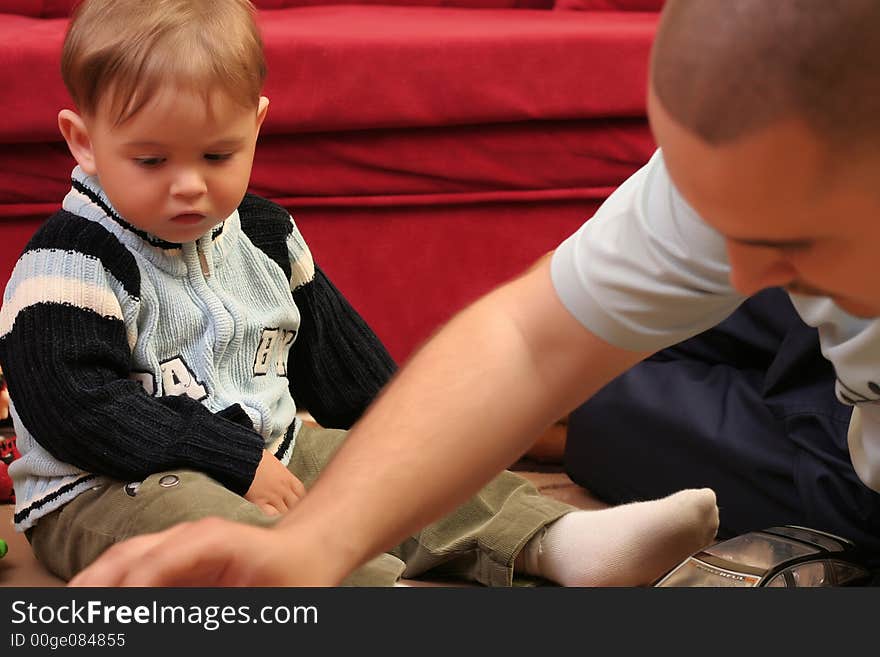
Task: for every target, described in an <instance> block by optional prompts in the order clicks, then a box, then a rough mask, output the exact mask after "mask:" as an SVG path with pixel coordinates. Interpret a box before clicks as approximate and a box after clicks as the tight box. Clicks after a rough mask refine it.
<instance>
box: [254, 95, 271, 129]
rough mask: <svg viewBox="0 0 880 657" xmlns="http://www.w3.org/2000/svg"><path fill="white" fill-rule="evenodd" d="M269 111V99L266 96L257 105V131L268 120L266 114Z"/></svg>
mask: <svg viewBox="0 0 880 657" xmlns="http://www.w3.org/2000/svg"><path fill="white" fill-rule="evenodd" d="M268 111H269V99H268V98H266V97H265V96H260V102H259V104H258V105H257V130H259V129H260V126H262V125H263V121H265V120H266V113H267V112H268Z"/></svg>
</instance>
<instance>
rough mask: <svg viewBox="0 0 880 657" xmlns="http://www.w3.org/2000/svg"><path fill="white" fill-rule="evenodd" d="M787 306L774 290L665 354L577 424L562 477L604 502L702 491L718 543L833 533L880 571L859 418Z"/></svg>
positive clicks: (879, 500)
mask: <svg viewBox="0 0 880 657" xmlns="http://www.w3.org/2000/svg"><path fill="white" fill-rule="evenodd" d="M834 378H835V377H834V370H833V368H832V366H831V364H830V363H829V362H828V361H827V360H825V359H824V358H823V356H822V354H821V352H820V351H819V342H818V336H817V333H816V330H815V329H813V328H811V327H809V326H807V325H806V324H804V323H803V321H802V320H801V319H800V317H799V316H798V315H797V313H796V312H795V310H794V307H793V306H792V304H791V301H790V300H789V298H788V295H787V294H786V293H785V292H784V291H782V290H780V289H770V290H765V291H764V292H762V293H760V294H758V295H756V296H755V297H753V298H751V299H749V300H748V301H746V302H745V303H744V304H743V305H742V306H740V308H738V309H737V310H736V312H734V314H733V315H731V316H730V317H729V318H728V319H727V320H725V321H724V322H722V323H721V324H719V325H718V326H717V327H715V328H713V329H710V330H709V331H706V332H705V333H702V334H700V335H698V336H696V337H694V338H691V339H690V340H687V341H685V342H682V343H680V344H678V345H675V346H673V347H670V348H669V349H665V350H663V351H660V352H658V353H657V354H655V355H654V356H652V357H651V358H649V359H647V360H646V361H644V362H642V363H640V364H639V365H637V366H635V367H634V368H632V369H631V370H629V371H628V372H626V373H624V374H623V375H622V376H620V377H618V378H617V379H615V380H613V381H612V382H611V383H610V384H608V385H607V386H606V387H605V388H603V389H602V390H600V391H599V393H598V394H596V395H595V396H594V397H593V398H591V399H590V400H589V401H587V402H586V403H584V404H583V405H582V406H580V407H579V408H578V409H577V410H576V411H574V412H573V413H572V414H571V416H570V418H569V425H568V437H567V441H566V451H565V469H566V472H567V473H568V475H569V476H570V477H571V478H572V479H573V480H574V481H575V482H577V483H579V484H581V485H582V486H585V487H586V488H589V489H590V490H591V491H592V492H593V493H595V494H596V495H597V496H598V497H600V498H601V499H603V500H604V501H606V502H608V503H612V504H621V503H625V502H631V501H635V500H644V499H653V498H657V497H661V496H665V495H668V494H670V493H673V492H675V491H677V490H680V489H682V488H695V487H702V486H708V487H710V488H713V489H714V490H715V492H716V494H717V495H718V506H719V509H720V515H721V527H720V529H719V537H720V538H724V537H726V536H731V535H735V534H740V533H743V532H746V531H750V530H753V529H761V528H764V527H770V526H773V525H779V524H795V525H804V526H807V527H813V528H816V529H821V530H825V531H830V532H832V533H834V534H837V535H839V536H843V537H845V538H848V539H850V540H852V541H854V542H855V543H857V544H858V545H860V546H861V547H862V548H863V549H865V550H867V551H868V552H870V553H872V554H873V555H874V557H872V561H875V560H876V562H877V563H878V565H880V494H878V493H876V492H874V491H873V490H871V489H869V488H868V487H866V486H865V485H864V484H863V483H862V482H861V481H860V480H859V478H858V477H857V475H856V473H855V471H854V470H853V467H852V464H851V462H850V459H849V453H848V451H847V447H846V434H847V428H848V425H849V418H850V414H851V408H850V407H848V406H846V405H844V404H841V403H840V402H839V401H837V398H836V397H835V395H834Z"/></svg>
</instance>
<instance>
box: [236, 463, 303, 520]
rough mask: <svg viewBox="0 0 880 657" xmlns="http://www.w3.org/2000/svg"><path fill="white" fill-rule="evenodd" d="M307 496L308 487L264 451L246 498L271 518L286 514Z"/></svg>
mask: <svg viewBox="0 0 880 657" xmlns="http://www.w3.org/2000/svg"><path fill="white" fill-rule="evenodd" d="M305 494H306V487H305V486H303V483H302V482H301V481H300V480H299V479H297V478H296V477H295V476H294V475H293V474H292V473H291V472H290V470H288V469H287V468H286V467H284V465H282V464H281V461H279V460H278V459H276V458H275V457H274V456H272V454H270V453H269V452H267V451H265V450H264V451H263V458H262V459H260V464H259V465H258V466H257V473H256V474H255V475H254V480H253V482H251V487H250V488H248V490H247V493H245V494H244V498H245V499H246V500H247V501H249V502H253V503H254V504H256V505H257V506H258V507H260V508H261V509H262V510H263V511H265V512H266V513H267V514H269V515H270V516H274V515H278V514H281V513H286V512H287V511H289V510H290V509H292V508H293V505H294V504H296V503H297V502H298V501H299V500H300V499H302V498H303V496H305Z"/></svg>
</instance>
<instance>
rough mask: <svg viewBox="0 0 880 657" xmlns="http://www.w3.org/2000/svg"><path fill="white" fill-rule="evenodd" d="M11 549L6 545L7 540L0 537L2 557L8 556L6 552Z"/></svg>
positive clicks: (0, 556)
mask: <svg viewBox="0 0 880 657" xmlns="http://www.w3.org/2000/svg"><path fill="white" fill-rule="evenodd" d="M8 551H9V548H8V547H7V546H6V541H4V540H3V539H2V538H0V559H2V558H3V557H5V556H6V553H7V552H8Z"/></svg>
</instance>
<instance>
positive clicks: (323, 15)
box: [0, 6, 656, 143]
mask: <svg viewBox="0 0 880 657" xmlns="http://www.w3.org/2000/svg"><path fill="white" fill-rule="evenodd" d="M260 22H261V27H262V31H263V36H264V39H265V43H266V55H267V59H268V66H269V77H268V80H267V84H266V95H268V96H269V98H270V100H271V103H272V104H271V105H270V108H269V115H268V118H267V120H266V124H265V125H264V128H263V129H264V132H265V133H267V134H291V133H298V132H309V131H320V130H349V129H362V128H376V127H403V126H432V125H455V124H467V123H486V122H501V121H520V120H528V119H534V118H541V119H565V118H592V117H607V116H615V117H618V116H644V113H645V107H644V103H645V100H644V90H645V85H646V70H647V60H648V54H649V51H650V46H651V41H652V39H653V35H654V30H655V27H656V15H655V14H644V13H636V14H627V13H625V12H618V13H615V12H597V13H583V12H578V13H577V14H567V13H565V12H554V11H537V10H517V11H507V10H492V9H468V10H462V9H446V8H433V7H430V8H419V7H365V6H331V7H307V8H303V9H279V10H276V11H271V12H270V11H266V12H262V13H261V14H260ZM65 26H66V21H65V20H64V19H54V20H46V19H31V18H25V17H21V16H4V17H3V20H0V43H2V44H3V47H2V48H0V107H3V108H4V121H3V122H2V125H0V143H15V142H19V143H20V142H28V141H30V142H34V141H54V140H56V139H57V125H56V117H57V112H58V109H59V108H61V107H65V106H68V107H69V106H70V100H69V97H68V95H67V91H66V89H65V88H64V85H63V83H62V81H61V79H60V75H59V72H58V59H59V56H60V54H59V53H60V49H61V42H62V39H63V35H64V29H65Z"/></svg>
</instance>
